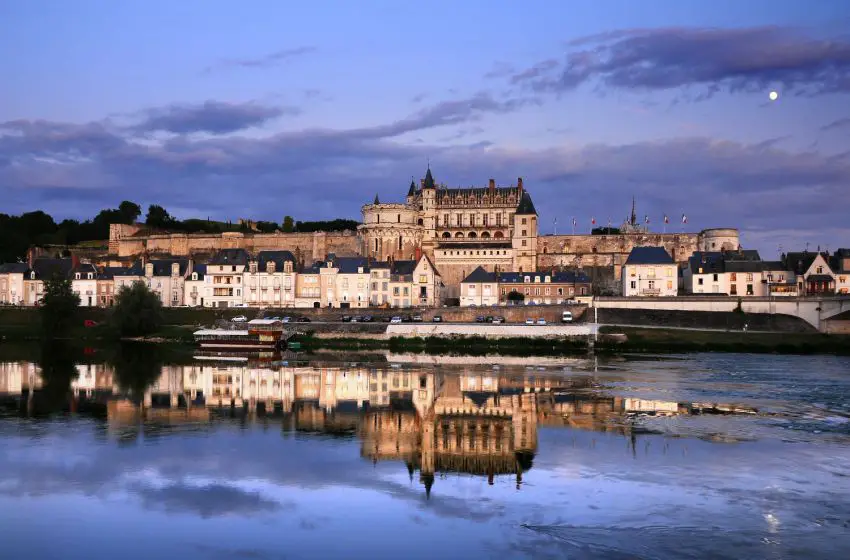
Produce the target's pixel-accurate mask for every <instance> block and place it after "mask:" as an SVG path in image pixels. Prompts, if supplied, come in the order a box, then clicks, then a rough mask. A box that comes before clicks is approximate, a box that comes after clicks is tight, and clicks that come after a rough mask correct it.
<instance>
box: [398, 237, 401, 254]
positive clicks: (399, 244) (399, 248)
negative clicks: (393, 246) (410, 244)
mask: <svg viewBox="0 0 850 560" xmlns="http://www.w3.org/2000/svg"><path fill="white" fill-rule="evenodd" d="M398 250H399V251H401V236H400V235H399V236H398Z"/></svg>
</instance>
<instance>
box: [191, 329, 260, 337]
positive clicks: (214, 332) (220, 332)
mask: <svg viewBox="0 0 850 560" xmlns="http://www.w3.org/2000/svg"><path fill="white" fill-rule="evenodd" d="M192 334H193V335H194V336H249V335H250V334H251V333H249V332H248V331H229V330H227V329H201V330H199V331H195V332H194V333H192Z"/></svg>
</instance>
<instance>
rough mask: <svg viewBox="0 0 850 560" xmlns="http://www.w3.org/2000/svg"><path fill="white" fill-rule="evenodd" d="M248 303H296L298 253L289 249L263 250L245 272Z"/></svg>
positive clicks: (250, 261)
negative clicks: (294, 253)
mask: <svg viewBox="0 0 850 560" xmlns="http://www.w3.org/2000/svg"><path fill="white" fill-rule="evenodd" d="M242 284H243V286H244V290H245V303H247V304H248V305H250V306H255V307H294V306H295V256H294V255H293V254H292V253H291V252H289V251H260V252H259V253H257V255H256V256H255V257H252V258H251V259H250V260H249V261H248V270H247V271H246V272H245V274H244V275H243V282H242Z"/></svg>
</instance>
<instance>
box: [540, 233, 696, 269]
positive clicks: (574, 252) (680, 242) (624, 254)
mask: <svg viewBox="0 0 850 560" xmlns="http://www.w3.org/2000/svg"><path fill="white" fill-rule="evenodd" d="M699 243H700V235H699V234H698V233H647V234H644V233H634V234H620V235H541V236H540V237H538V238H537V268H538V269H547V268H553V267H564V268H572V267H574V266H576V265H577V264H579V265H580V266H582V267H613V268H614V278H615V279H616V280H619V279H620V268H621V267H622V266H623V264H624V263H625V262H626V259H627V258H628V256H629V253H631V251H632V249H633V248H635V247H640V246H644V245H652V246H656V247H664V249H666V250H667V252H668V253H670V255H671V256H672V257H673V260H675V261H676V262H679V263H683V262H687V260H688V258H689V257H690V256H691V255H692V254H693V253H694V251H697V250H699Z"/></svg>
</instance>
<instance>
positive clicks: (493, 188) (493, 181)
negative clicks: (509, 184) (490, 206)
mask: <svg viewBox="0 0 850 560" xmlns="http://www.w3.org/2000/svg"><path fill="white" fill-rule="evenodd" d="M495 190H496V180H495V179H490V191H491V192H492V191H495Z"/></svg>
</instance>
